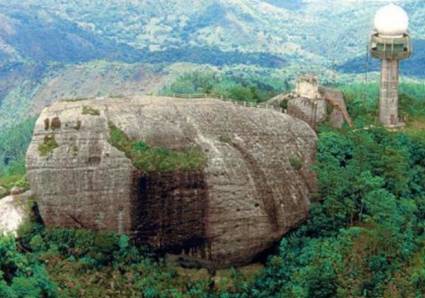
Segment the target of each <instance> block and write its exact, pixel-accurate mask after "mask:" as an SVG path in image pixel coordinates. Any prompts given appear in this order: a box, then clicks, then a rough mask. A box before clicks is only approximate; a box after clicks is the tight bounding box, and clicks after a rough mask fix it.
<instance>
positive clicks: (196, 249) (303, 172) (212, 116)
mask: <svg viewBox="0 0 425 298" xmlns="http://www.w3.org/2000/svg"><path fill="white" fill-rule="evenodd" d="M316 139H317V137H316V134H315V132H314V131H313V130H312V129H311V128H310V127H309V126H308V125H307V124H306V123H305V122H303V121H300V120H298V119H295V118H293V117H291V116H288V115H285V114H282V113H279V112H275V111H270V110H266V109H259V108H246V107H241V106H235V105H233V104H232V103H228V102H223V101H220V100H216V99H192V100H187V99H176V98H161V97H148V96H146V97H132V98H125V99H115V98H109V99H108V98H106V99H105V98H103V99H102V100H100V99H93V100H87V101H79V102H59V103H55V104H54V105H53V106H51V107H49V108H46V109H45V110H44V111H43V112H42V114H41V116H40V118H39V119H38V121H37V123H36V126H35V132H34V136H33V140H32V143H31V145H30V147H29V150H28V153H27V168H28V179H29V181H30V184H31V189H32V190H33V192H34V193H35V195H36V197H37V198H38V205H39V209H40V213H41V216H42V218H43V220H44V222H45V224H46V225H47V226H50V227H69V228H87V229H94V230H112V231H116V232H119V233H128V234H130V235H132V236H133V237H134V238H135V239H136V240H138V241H140V243H145V244H149V245H152V246H154V247H156V248H158V249H160V250H163V251H166V252H169V253H173V254H182V255H183V256H185V257H193V259H195V260H198V259H199V260H202V262H205V263H206V264H210V265H211V266H214V267H216V268H218V267H226V266H229V265H238V264H243V263H247V262H249V261H250V260H252V259H253V258H254V257H255V256H256V255H257V254H259V253H261V252H263V251H264V250H266V249H268V248H269V247H270V246H271V245H272V244H273V243H275V242H276V241H278V240H279V239H280V238H281V237H282V235H284V234H285V233H286V232H288V231H289V230H290V229H292V228H294V227H296V226H297V225H298V224H299V223H300V222H302V221H303V220H305V219H306V217H307V214H308V208H309V204H310V195H311V193H312V192H313V191H314V190H315V176H314V174H313V173H312V172H311V170H310V167H311V165H312V163H313V162H314V159H315V150H316Z"/></svg>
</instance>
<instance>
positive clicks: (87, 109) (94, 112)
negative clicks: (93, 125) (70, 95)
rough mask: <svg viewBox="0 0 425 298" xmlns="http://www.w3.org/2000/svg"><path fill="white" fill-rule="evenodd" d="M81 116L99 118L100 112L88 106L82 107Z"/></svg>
mask: <svg viewBox="0 0 425 298" xmlns="http://www.w3.org/2000/svg"><path fill="white" fill-rule="evenodd" d="M82 113H83V115H91V116H99V115H100V111H99V110H97V109H95V108H92V107H89V106H83V112H82Z"/></svg>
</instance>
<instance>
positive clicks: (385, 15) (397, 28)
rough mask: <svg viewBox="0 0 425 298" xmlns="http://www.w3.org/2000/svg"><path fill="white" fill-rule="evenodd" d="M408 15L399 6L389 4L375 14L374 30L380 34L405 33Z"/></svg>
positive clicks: (393, 34)
mask: <svg viewBox="0 0 425 298" xmlns="http://www.w3.org/2000/svg"><path fill="white" fill-rule="evenodd" d="M408 28H409V16H408V15H407V13H406V11H405V10H404V9H403V8H401V7H400V6H397V5H394V4H389V5H387V6H384V7H382V8H380V9H379V10H378V12H377V13H376V15H375V30H376V31H377V32H378V33H379V34H382V35H388V36H398V35H403V34H404V33H407V31H408Z"/></svg>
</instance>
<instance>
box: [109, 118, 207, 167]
mask: <svg viewBox="0 0 425 298" xmlns="http://www.w3.org/2000/svg"><path fill="white" fill-rule="evenodd" d="M109 129H110V137H109V143H110V144H111V145H112V146H114V147H116V148H117V149H119V150H120V151H122V152H124V153H125V155H126V156H127V157H128V158H129V159H130V160H131V161H132V162H133V164H134V166H135V167H136V168H137V169H139V170H141V171H143V172H146V173H149V172H171V171H195V170H201V169H203V168H204V166H205V163H206V156H205V154H204V153H203V152H202V150H201V149H200V148H196V147H193V148H188V149H182V150H170V149H167V148H158V147H151V146H149V145H147V144H146V143H144V142H143V141H138V140H131V139H130V138H129V137H128V136H127V135H126V134H125V132H123V131H122V130H121V129H119V128H118V127H116V126H115V125H114V124H113V123H112V122H109Z"/></svg>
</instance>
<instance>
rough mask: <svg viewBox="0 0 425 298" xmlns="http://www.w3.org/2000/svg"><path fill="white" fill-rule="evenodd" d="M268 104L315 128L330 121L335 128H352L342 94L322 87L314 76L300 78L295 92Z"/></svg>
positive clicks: (281, 96) (271, 100)
mask: <svg viewBox="0 0 425 298" xmlns="http://www.w3.org/2000/svg"><path fill="white" fill-rule="evenodd" d="M267 104H268V105H272V106H274V107H277V108H286V109H287V113H288V114H289V115H291V116H293V117H296V118H298V119H301V120H304V121H305V122H307V123H308V124H309V125H310V126H311V127H313V128H316V126H317V124H319V123H322V122H325V121H328V120H329V123H330V124H331V125H332V126H333V127H335V128H341V127H342V126H343V125H344V123H347V124H348V125H349V126H350V127H351V126H352V120H351V117H350V115H349V114H348V111H347V107H346V104H345V101H344V95H343V94H342V92H341V91H339V90H336V89H331V88H326V87H323V86H320V85H319V82H318V81H317V79H316V78H315V77H314V76H303V77H300V78H299V79H298V81H297V84H296V87H295V90H294V91H293V92H291V93H289V94H280V95H278V96H276V97H274V98H272V99H270V100H269V101H268V102H267Z"/></svg>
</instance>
